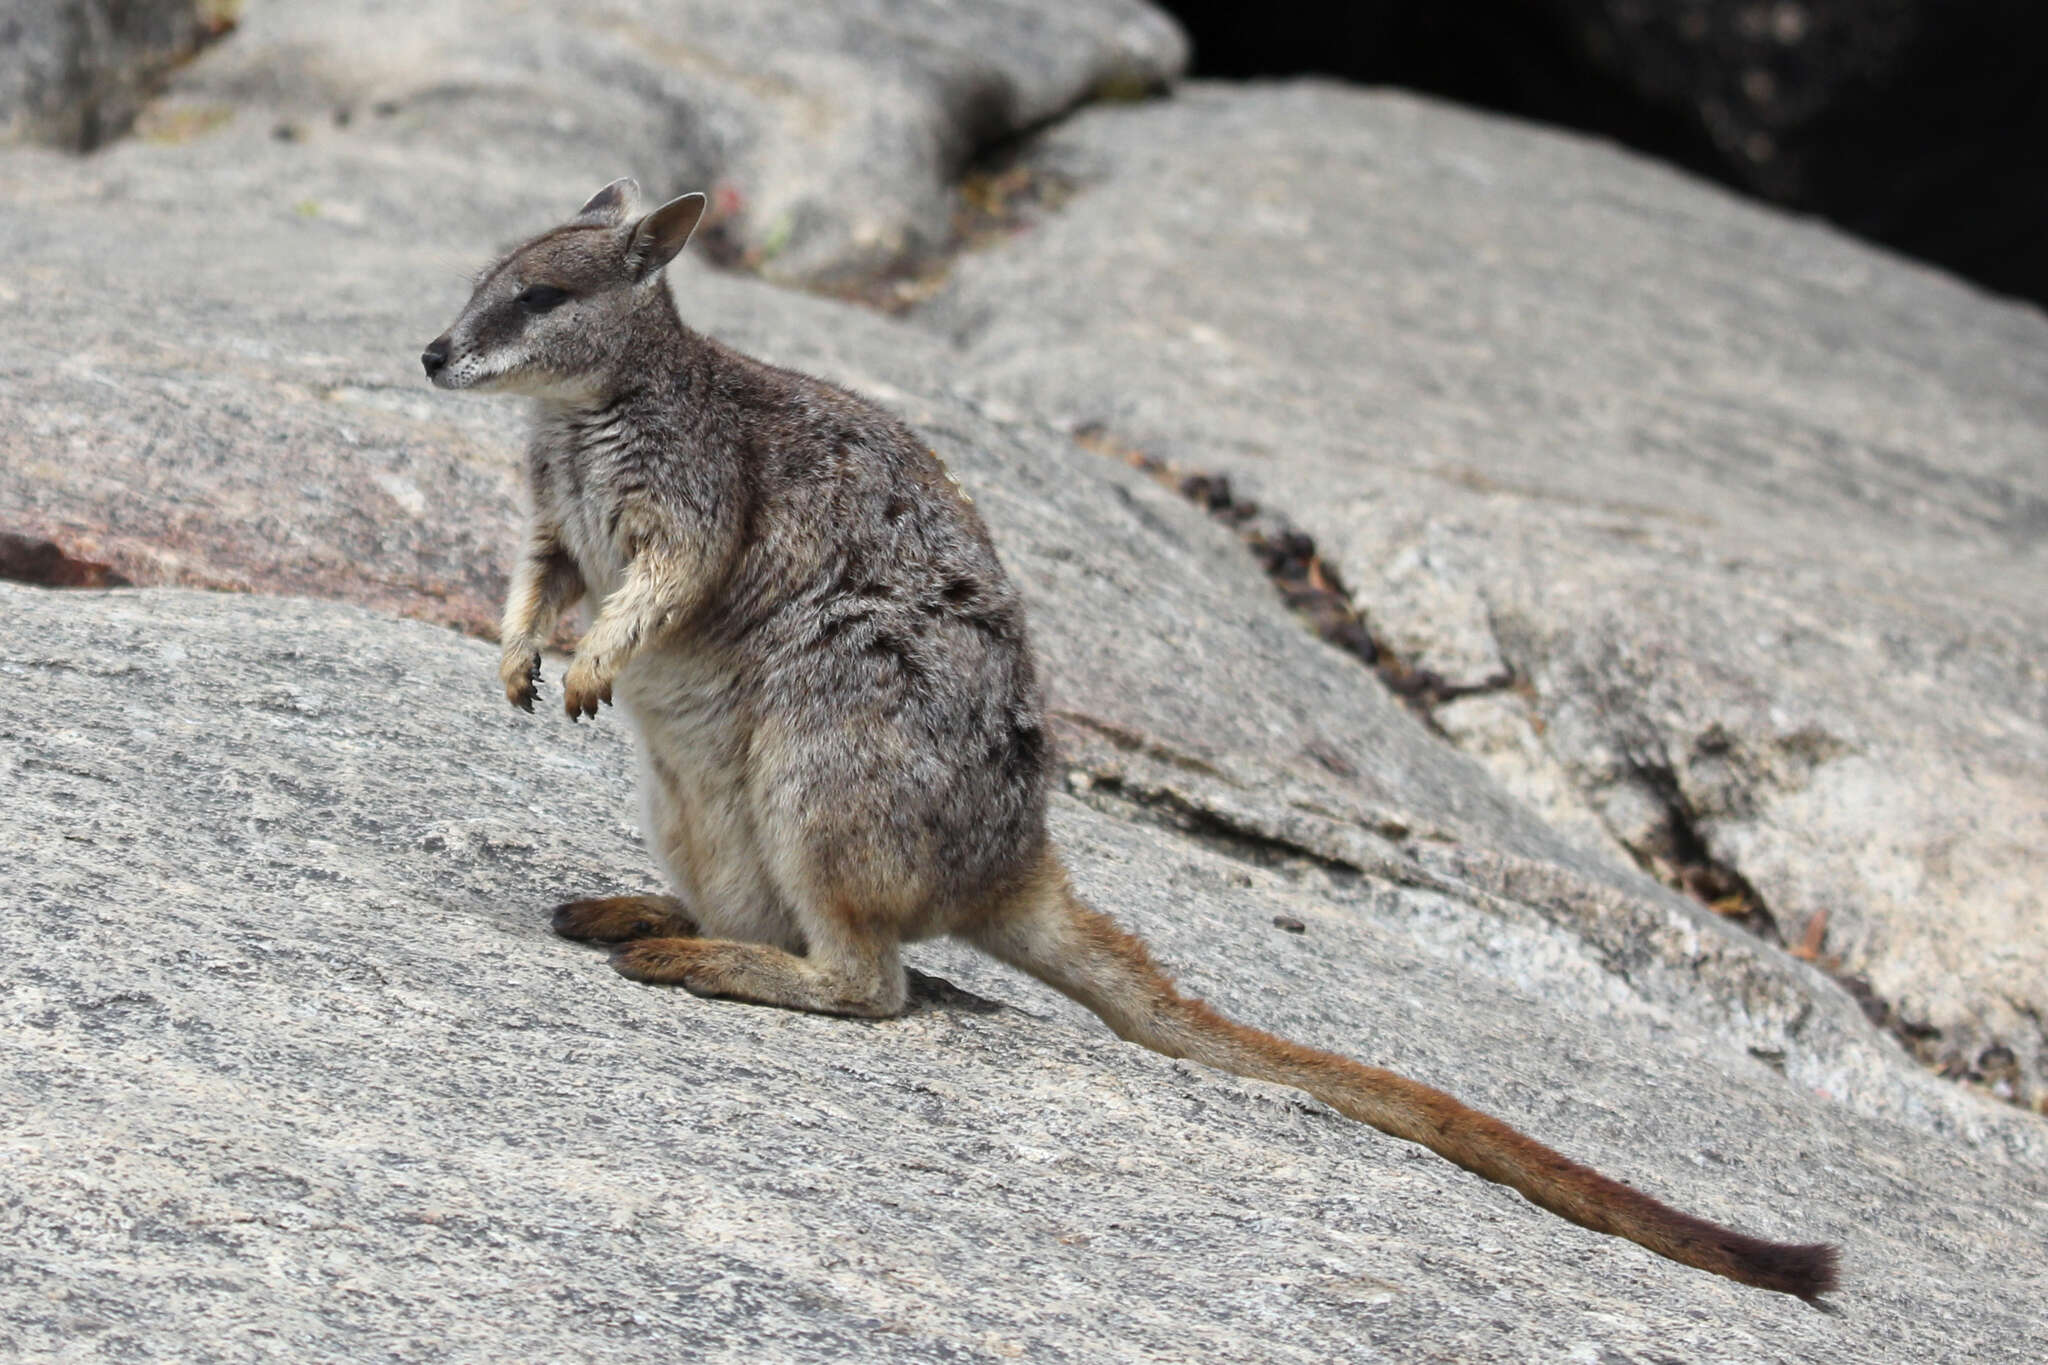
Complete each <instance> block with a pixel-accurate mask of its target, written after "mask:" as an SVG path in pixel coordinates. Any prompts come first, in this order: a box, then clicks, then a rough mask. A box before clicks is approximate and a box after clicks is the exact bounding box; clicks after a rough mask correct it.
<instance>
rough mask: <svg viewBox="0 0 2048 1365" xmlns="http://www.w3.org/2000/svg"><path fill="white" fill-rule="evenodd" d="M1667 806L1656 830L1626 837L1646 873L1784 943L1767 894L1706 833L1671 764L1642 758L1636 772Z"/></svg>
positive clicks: (1763, 936) (1767, 938) (1659, 802)
mask: <svg viewBox="0 0 2048 1365" xmlns="http://www.w3.org/2000/svg"><path fill="white" fill-rule="evenodd" d="M1630 777H1631V778H1632V779H1633V780H1634V781H1635V783H1636V785H1638V786H1639V787H1641V788H1642V789H1643V790H1644V791H1646V792H1648V793H1649V794H1650V796H1651V797H1652V798H1654V799H1655V801H1656V802H1657V805H1658V806H1659V807H1660V808H1661V809H1662V810H1663V813H1664V818H1663V819H1662V820H1661V821H1659V822H1658V823H1657V825H1656V826H1655V827H1653V828H1652V829H1651V831H1650V832H1649V833H1648V834H1647V835H1645V836H1641V837H1639V838H1636V839H1632V840H1622V841H1621V842H1622V843H1623V845H1624V846H1625V847H1626V848H1627V849H1628V851H1629V852H1630V853H1631V854H1632V855H1634V857H1635V859H1636V862H1637V863H1638V864H1640V865H1641V867H1642V868H1643V870H1644V871H1645V872H1648V873H1649V874H1650V875H1652V876H1654V877H1655V878H1657V880H1659V881H1661V882H1663V883H1664V884H1665V885H1666V886H1669V887H1672V888H1673V889H1675V890H1678V891H1683V892H1684V893H1685V894H1686V895H1688V896H1691V897H1692V898H1693V899H1694V900H1697V901H1699V902H1700V903H1701V904H1702V905H1705V906H1706V907H1707V908H1708V909H1710V910H1712V911H1713V912H1714V913H1715V914H1717V915H1720V916H1721V917H1722V918H1723V919H1726V920H1730V921H1732V922H1734V923H1736V924H1739V925H1741V926H1742V927H1743V928H1745V929H1747V930H1749V931H1750V932H1751V933H1753V934H1755V935H1756V936H1757V937H1758V938H1761V939H1764V940H1765V941H1767V942H1769V943H1772V944H1775V945H1777V946H1778V947H1780V948H1782V947H1784V946H1785V935H1784V934H1783V932H1782V931H1780V929H1779V927H1778V921H1777V918H1776V917H1775V916H1774V915H1772V914H1771V910H1770V907H1769V906H1768V905H1766V904H1765V903H1764V898H1763V895H1762V893H1760V892H1759V891H1758V890H1757V889H1756V887H1755V886H1754V885H1753V884H1751V882H1750V880H1749V878H1747V877H1745V876H1743V875H1742V873H1741V872H1740V871H1739V870H1737V869H1736V867H1735V866H1734V865H1733V864H1732V863H1728V862H1726V861H1724V860H1722V859H1720V858H1718V857H1716V856H1714V853H1713V852H1712V850H1711V849H1709V848H1708V846H1707V841H1706V837H1705V836H1704V835H1702V834H1701V833H1700V822H1699V813H1698V812H1697V811H1695V810H1694V809H1693V806H1692V802H1691V801H1689V800H1687V799H1686V795H1685V793H1684V791H1683V790H1682V789H1681V788H1680V787H1679V784H1678V775H1677V774H1676V773H1675V772H1673V771H1672V769H1671V767H1670V766H1669V765H1668V764H1658V763H1638V764H1636V765H1635V766H1634V768H1633V770H1632V771H1631V773H1630Z"/></svg>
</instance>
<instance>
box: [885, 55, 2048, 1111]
mask: <svg viewBox="0 0 2048 1365" xmlns="http://www.w3.org/2000/svg"><path fill="white" fill-rule="evenodd" d="M1036 154H1037V156H1038V157H1040V158H1041V159H1042V161H1043V163H1044V164H1047V165H1052V166H1059V167H1063V168H1064V169H1065V171H1066V172H1067V173H1068V174H1070V175H1073V176H1075V177H1078V178H1082V179H1084V180H1089V181H1091V182H1093V188H1091V189H1090V190H1088V191H1087V192H1086V193H1084V194H1082V195H1081V196H1079V197H1078V198H1077V199H1076V200H1075V201H1074V202H1073V204H1072V205H1071V206H1070V207H1069V209H1068V211H1067V212H1065V213H1063V214H1061V215H1060V216H1059V217H1057V218H1056V219H1053V220H1050V221H1048V222H1046V223H1044V224H1042V225H1041V226H1040V228H1039V230H1037V231H1035V232H1033V233H1032V234H1030V235H1029V236H1028V237H1026V238H1023V239H1020V240H1018V241H1017V242H1015V243H1014V244H1012V245H1011V247H1010V248H1008V249H1006V250H1003V251H998V252H990V253H987V254H984V255H979V256H975V257H972V258H970V259H968V260H965V261H963V262H962V263H961V265H960V268H959V269H958V270H957V271H956V272H955V278H954V285H953V288H952V289H951V290H950V291H949V292H948V293H946V294H945V295H942V296H941V297H940V298H939V299H938V300H936V301H935V303H934V304H933V305H932V306H931V307H930V308H929V309H927V310H926V311H925V313H924V314H923V317H924V320H925V321H926V322H927V323H928V324H929V325H930V326H932V327H933V328H935V329H938V330H940V331H942V332H943V334H945V335H946V336H948V337H949V338H951V339H953V340H954V341H956V342H957V343H959V344H960V345H961V346H962V348H963V352H964V356H963V366H962V369H963V372H964V373H965V374H966V375H967V376H968V378H967V380H966V386H967V387H968V389H969V390H970V391H971V392H972V393H974V394H977V395H979V396H980V398H981V399H982V401H983V402H984V403H985V404H994V405H997V407H998V408H999V409H1000V410H1014V411H1019V412H1028V413H1032V414H1035V415H1037V416H1040V417H1042V418H1045V419H1049V420H1065V421H1068V422H1070V423H1073V424H1077V425H1078V424H1099V425H1101V426H1102V427H1104V428H1106V429H1107V430H1109V431H1111V432H1113V433H1115V434H1116V436H1117V438H1118V439H1119V440H1121V441H1122V442H1123V443H1125V444H1127V445H1133V446H1136V447H1138V448H1141V449H1144V450H1146V451H1147V452H1148V453H1150V454H1152V455H1154V456H1155V457H1158V458H1163V459H1166V460H1169V461H1172V462H1175V463H1177V464H1180V465H1182V466H1184V467H1187V468H1190V469H1198V470H1202V471H1206V472H1209V473H1214V474H1226V475H1228V476H1230V477H1231V478H1232V479H1234V480H1236V485H1237V488H1238V490H1239V491H1240V492H1241V493H1243V494H1245V495H1247V496H1250V497H1253V498H1256V499H1259V500H1262V501H1264V502H1266V503H1269V504H1272V505H1274V506H1276V507H1278V508H1280V509H1282V510H1283V511H1285V512H1286V513H1287V514H1288V515H1289V516H1291V517H1292V518H1293V519H1294V520H1295V521H1296V522H1297V523H1298V524H1299V525H1300V526H1302V527H1303V528H1304V529H1306V530H1307V531H1309V532H1311V533H1313V534H1314V536H1315V537H1316V540H1317V542H1318V544H1319V545H1320V547H1321V548H1322V549H1323V551H1324V552H1325V553H1326V554H1327V555H1329V556H1330V558H1331V560H1332V561H1333V563H1335V565H1336V566H1337V567H1338V569H1339V570H1340V571H1341V574H1342V576H1343V578H1344V579H1345V580H1346V582H1347V583H1348V584H1349V586H1350V587H1351V588H1352V590H1353V592H1354V594H1355V596H1356V600H1357V602H1358V604H1359V606H1360V607H1361V608H1362V609H1363V611H1364V612H1365V614H1366V617H1367V619H1368V621H1369V622H1370V623H1371V624H1372V626H1373V628H1374V629H1375V630H1376V631H1377V632H1378V634H1379V636H1380V638H1381V639H1382V641H1383V642H1384V643H1385V644H1386V645H1388V646H1389V647H1390V648H1391V649H1392V650H1394V651H1395V652H1396V653H1397V654H1399V655H1400V656H1401V657H1402V658H1404V659H1405V660H1406V661H1407V662H1408V663H1410V664H1411V665H1412V666H1415V667H1420V668H1426V669H1429V670H1432V671H1435V672H1437V673H1439V674H1441V675H1442V676H1443V677H1444V678H1446V679H1447V680H1449V681H1450V682H1452V683H1454V684H1460V685H1466V686H1478V687H1481V688H1485V687H1486V686H1487V685H1488V683H1489V682H1492V683H1493V684H1494V685H1495V687H1496V688H1497V687H1498V680H1499V679H1502V678H1506V677H1510V676H1511V677H1512V678H1513V679H1515V680H1516V686H1514V687H1512V688H1509V689H1506V690H1497V691H1495V692H1494V694H1493V695H1490V696H1482V697H1475V698H1470V699H1467V700H1463V701H1459V702H1457V703H1454V704H1452V705H1451V706H1448V707H1445V708H1444V709H1443V711H1442V713H1441V714H1440V716H1439V718H1438V719H1439V723H1440V724H1441V725H1442V726H1443V728H1444V729H1445V730H1446V731H1448V732H1450V733H1452V734H1453V735H1454V736H1457V737H1458V738H1459V739H1460V740H1461V741H1463V742H1465V743H1466V744H1467V745H1468V746H1469V747H1470V748H1471V749H1472V750H1473V751H1474V752H1476V753H1478V754H1480V755H1482V756H1484V757H1486V758H1487V759H1488V760H1489V761H1490V762H1491V763H1492V764H1493V766H1494V767H1495V768H1496V770H1497V773H1498V775H1500V776H1501V777H1502V778H1503V780H1505V781H1506V782H1507V783H1508V784H1509V785H1510V786H1511V787H1513V788H1514V789H1516V790H1517V791H1518V792H1519V793H1521V794H1522V795H1524V797H1525V798H1526V799H1528V800H1529V801H1530V802H1531V803H1532V804H1534V805H1536V806H1538V807H1539V808H1540V809H1543V810H1544V811H1545V813H1546V815H1547V817H1548V818H1549V819H1550V820H1551V821H1552V822H1553V823H1554V824H1555V825H1556V826H1557V827H1559V828H1567V829H1572V830H1574V831H1577V832H1578V834H1579V835H1580V837H1581V838H1582V839H1584V840H1586V841H1588V842H1589V843H1590V844H1591V845H1592V846H1594V847H1596V848H1597V847H1604V848H1605V849H1607V850H1608V851H1609V852H1610V853H1611V854H1612V855H1613V856H1614V857H1615V858H1616V859H1617V860H1619V861H1632V860H1637V859H1639V860H1641V861H1642V862H1644V863H1646V864H1648V865H1651V866H1658V865H1660V864H1661V865H1663V866H1665V867H1667V868H1671V869H1674V870H1675V869H1676V867H1677V866H1678V865H1680V864H1684V863H1686V862H1688V861H1690V862H1702V861H1706V862H1712V863H1714V864H1718V865H1719V866H1721V867H1723V868H1726V869H1730V870H1732V871H1733V873H1734V874H1735V875H1737V876H1739V877H1740V878H1742V879H1743V880H1744V881H1746V882H1747V883H1748V885H1749V886H1750V887H1752V888H1754V891H1755V893H1756V899H1757V900H1758V902H1760V904H1761V906H1762V907H1763V912H1764V914H1765V915H1767V916H1768V917H1769V919H1770V920H1771V921H1772V922H1773V926H1774V931H1775V934H1776V935H1777V937H1778V938H1779V939H1780V940H1781V941H1782V942H1784V943H1786V944H1787V945H1788V946H1791V945H1800V944H1802V943H1810V945H1811V946H1813V947H1815V948H1817V950H1818V953H1819V955H1821V956H1823V957H1825V958H1829V959H1833V960H1834V961H1835V963H1836V964H1837V966H1836V970H1838V971H1839V972H1840V973H1842V974H1843V975H1845V976H1853V977H1861V978H1865V979H1867V981H1868V983H1869V985H1870V987H1871V988H1872V989H1873V990H1874V992H1875V996H1876V999H1877V1001H1878V1002H1881V1004H1882V1006H1883V1007H1884V1008H1886V1009H1888V1010H1889V1011H1890V1013H1891V1016H1892V1018H1893V1020H1894V1022H1895V1023H1896V1024H1897V1025H1898V1027H1899V1029H1900V1031H1901V1032H1902V1033H1905V1034H1908V1035H1911V1036H1913V1037H1914V1038H1915V1041H1916V1046H1917V1047H1918V1048H1919V1050H1920V1052H1921V1053H1922V1055H1923V1056H1924V1057H1925V1059H1926V1060H1927V1061H1929V1062H1930V1063H1933V1064H1937V1065H1946V1066H1948V1067H1950V1068H1951V1069H1954V1070H1958V1071H1965V1072H1973V1073H1994V1072H1996V1071H1998V1070H1999V1069H2000V1068H1999V1066H1998V1065H1997V1064H1996V1063H1997V1062H1998V1061H1999V1060H2000V1058H2001V1053H2002V1052H2004V1053H2007V1054H2009V1056H2010V1058H2011V1061H2012V1062H2014V1063H2016V1069H2017V1075H2016V1076H2012V1077H2009V1078H2008V1079H2007V1082H2006V1084H2007V1087H2008V1089H2009V1091H2010V1092H2011V1093H2012V1094H2013V1097H2014V1098H2016V1099H2018V1100H2019V1101H2020V1102H2021V1103H2023V1104H2027V1105H2041V1104H2048V1033H2044V1031H2043V1027H2042V1022H2041V1021H2042V1019H2043V1017H2044V1011H2048V913H2044V911H2048V903H2044V900H2043V892H2042V851H2043V849H2048V669H2044V668H2043V665H2042V663H2041V650H2040V642H2041V641H2042V640H2043V639H2048V591H2044V586H2048V463H2044V461H2043V458H2042V452H2043V451H2044V450H2048V378H2044V376H2048V364H2044V362H2048V318H2044V316H2043V315H2042V314H2041V313H2040V312H2039V311H2038V310H2035V309H2033V308H2031V307H2027V306H2023V305H2012V304H2001V303H1998V302H1994V301H1992V300H1989V299H1986V298H1984V297H1983V296H1981V295H1979V294H1977V293H1975V292H1973V291H1971V290H1969V289H1967V288H1965V287H1963V286H1960V285H1958V284H1956V283H1954V282H1953V281H1951V280H1948V279H1946V278H1943V277H1941V276H1939V275H1936V274H1934V273H1933V272H1930V271H1927V270H1924V269H1918V268H1914V267H1910V266H1907V265H1903V264H1901V263H1899V262H1897V261H1895V260H1893V259H1890V258H1888V257H1885V256H1884V255H1882V254H1880V253H1878V252H1875V251H1873V250H1871V249H1869V248H1866V247H1863V246H1860V245H1858V244H1856V243H1854V242H1851V241H1849V240H1847V239H1845V238H1843V237H1841V236H1840V235H1838V234H1836V233H1833V232H1831V231H1829V230H1826V229H1824V228H1820V227H1818V226H1815V225H1813V224H1810V223H1804V222H1799V221H1796V220H1792V219H1789V218H1785V217H1782V216H1779V215H1775V214H1772V213H1769V212H1765V211H1762V210H1759V209H1756V208H1754V207H1752V206H1749V205H1746V204H1743V203H1740V202H1738V201H1736V200H1734V199H1732V198H1731V197H1729V196H1728V195H1726V194H1723V193H1721V192H1719V191H1716V190H1713V189H1710V188H1707V187H1704V186H1701V185H1698V184H1696V183H1693V182H1690V181H1687V180H1686V179H1684V178H1682V177H1680V176H1678V175H1675V174H1673V173H1670V172H1667V171H1662V170H1658V169H1656V168H1653V167H1651V166H1648V165H1645V164H1641V163H1638V162H1635V161H1633V160H1631V159H1630V158H1628V157H1626V156H1624V155H1620V154H1617V153H1615V152H1614V151H1612V150H1611V149H1608V148H1605V147H1602V146H1599V145H1597V144H1594V143H1591V142H1587V141H1583V140H1578V139H1572V138H1567V137H1562V136H1558V135H1554V134H1546V133H1541V132H1538V131H1535V130H1532V129H1525V128H1520V127H1517V126H1515V125H1513V124H1509V123H1506V122H1503V121H1500V120H1493V119H1484V118H1479V117H1476V116H1472V115H1467V114H1460V113H1456V112H1453V111H1450V110H1447V109H1444V108H1442V107H1440V106H1436V105H1432V104H1429V103H1425V102H1421V101H1417V100H1415V99H1412V98H1408V97H1403V96H1399V95H1393V94H1384V93H1377V94H1376V93H1366V92H1360V91H1351V90H1345V89H1342V88H1340V87H1337V86H1333V85H1318V84H1314V83H1308V84H1299V85H1286V86H1254V87H1249V88H1231V87H1224V86H1196V87H1191V88H1189V89H1187V90H1186V91H1184V92H1183V93H1182V94H1181V95H1180V96H1179V97H1177V98H1176V99H1175V100H1174V101H1172V102H1170V103H1162V104H1157V105H1152V106H1148V107H1145V108H1142V109H1132V110H1119V111H1097V112H1090V113H1087V114H1084V115H1081V116H1078V117H1076V118H1075V119H1073V120H1070V121H1069V122H1067V123H1066V124H1064V125H1062V126H1061V127H1060V128H1059V129H1058V130H1057V131H1056V132H1054V133H1053V134H1051V135H1050V136H1049V137H1048V139H1047V140H1046V142H1045V143H1044V144H1043V145H1042V146H1041V147H1040V148H1039V149H1038V150H1037V153H1036ZM1027 300H1028V303H1027V302H1026V301H1027ZM1823 917H1824V918H1823ZM1809 934H1811V935H1812V939H1811V940H1809V938H1808V936H1809Z"/></svg>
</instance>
